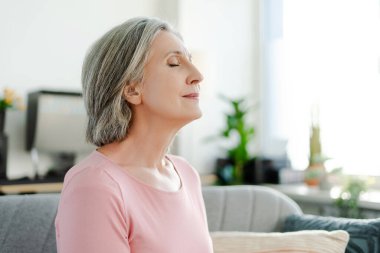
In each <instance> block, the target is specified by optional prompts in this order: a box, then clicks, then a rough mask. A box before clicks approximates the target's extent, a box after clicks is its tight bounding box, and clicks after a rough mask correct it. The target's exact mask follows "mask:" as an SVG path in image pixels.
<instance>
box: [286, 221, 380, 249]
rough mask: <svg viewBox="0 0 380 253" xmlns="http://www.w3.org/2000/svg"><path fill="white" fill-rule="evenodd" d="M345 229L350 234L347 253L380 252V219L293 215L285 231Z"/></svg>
mask: <svg viewBox="0 0 380 253" xmlns="http://www.w3.org/2000/svg"><path fill="white" fill-rule="evenodd" d="M315 229H323V230H328V231H332V230H337V229H339V230H345V231H347V232H348V233H349V234H350V240H349V242H348V245H347V249H346V253H354V252H355V253H365V252H368V253H372V252H380V219H366V220H364V219H363V220H361V219H348V218H336V217H321V216H315V215H291V216H289V217H288V218H287V219H286V220H285V224H284V228H283V231H299V230H315Z"/></svg>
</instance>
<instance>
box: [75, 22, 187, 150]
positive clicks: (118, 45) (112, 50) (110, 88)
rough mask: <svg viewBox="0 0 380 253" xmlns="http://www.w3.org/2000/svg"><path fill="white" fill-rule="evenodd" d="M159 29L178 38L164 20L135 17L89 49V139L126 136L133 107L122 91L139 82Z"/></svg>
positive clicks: (111, 139)
mask: <svg viewBox="0 0 380 253" xmlns="http://www.w3.org/2000/svg"><path fill="white" fill-rule="evenodd" d="M162 30H165V31H169V32H172V33H174V34H176V35H177V36H178V37H180V35H179V34H178V33H177V32H175V31H174V30H173V29H172V27H171V26H170V25H169V24H168V23H166V22H165V21H162V20H159V19H156V18H146V17H138V18H133V19H129V20H127V21H126V22H125V23H123V24H121V25H118V26H116V27H114V28H113V29H111V30H110V31H109V32H107V33H106V34H104V35H103V36H102V37H101V38H100V39H98V40H97V41H96V42H95V43H94V44H93V46H92V47H91V48H90V50H89V52H88V53H87V56H86V58H85V60H84V63H83V69H82V85H83V98H84V103H85V107H86V110H87V115H88V124H87V130H86V139H87V141H88V142H90V143H92V144H95V145H96V146H103V145H105V144H109V143H112V142H115V141H121V140H122V139H124V138H125V137H126V136H127V134H128V129H129V128H130V126H131V122H132V110H131V107H130V105H129V104H128V102H127V101H126V100H125V99H124V97H123V90H124V88H125V87H126V86H127V85H129V84H130V83H132V82H141V81H142V79H143V70H144V65H145V63H146V60H147V57H148V54H149V50H150V47H151V44H152V41H153V39H154V38H155V36H156V35H157V34H158V33H159V32H160V31H162Z"/></svg>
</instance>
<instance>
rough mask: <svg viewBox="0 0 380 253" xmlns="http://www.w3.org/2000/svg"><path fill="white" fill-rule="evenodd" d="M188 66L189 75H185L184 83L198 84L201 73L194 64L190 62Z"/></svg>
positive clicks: (200, 79)
mask: <svg viewBox="0 0 380 253" xmlns="http://www.w3.org/2000/svg"><path fill="white" fill-rule="evenodd" d="M189 68H190V71H189V75H188V76H187V79H186V84H188V85H195V84H199V83H200V82H202V80H203V75H202V73H201V72H200V71H199V70H198V69H197V67H195V65H194V64H192V63H190V64H189Z"/></svg>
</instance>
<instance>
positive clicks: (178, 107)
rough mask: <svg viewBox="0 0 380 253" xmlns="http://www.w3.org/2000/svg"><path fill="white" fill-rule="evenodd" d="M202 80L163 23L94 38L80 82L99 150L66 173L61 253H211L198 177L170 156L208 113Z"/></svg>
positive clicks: (145, 22) (138, 24)
mask: <svg viewBox="0 0 380 253" xmlns="http://www.w3.org/2000/svg"><path fill="white" fill-rule="evenodd" d="M202 79H203V77H202V75H201V73H200V72H199V71H198V70H197V69H196V67H195V66H194V65H193V64H192V63H191V56H190V54H189V52H188V51H187V50H186V48H185V47H184V45H183V42H182V39H181V37H180V35H179V34H178V33H176V32H175V31H174V30H173V29H172V28H171V27H170V26H169V25H168V24H167V23H165V22H163V21H161V20H158V19H153V18H134V19H131V20H128V21H127V22H125V23H123V24H121V25H119V26H117V27H115V28H113V29H112V30H111V31H109V32H108V33H106V34H105V35H104V36H103V37H101V38H100V39H99V40H98V41H96V43H95V44H94V45H93V46H92V48H91V49H90V51H89V53H88V55H87V57H86V59H85V61H84V65H83V72H82V83H83V97H84V101H85V106H86V109H87V113H88V117H89V121H88V126H87V140H88V141H89V142H91V143H93V144H95V145H96V146H98V149H97V150H96V151H93V152H92V153H91V154H90V155H89V156H88V157H87V158H85V159H84V160H83V161H81V162H79V163H78V164H77V165H75V166H74V167H73V168H71V169H70V170H69V172H68V173H67V174H66V176H65V181H64V187H63V190H62V194H61V200H60V204H59V208H58V213H57V217H56V222H55V225H56V236H57V248H58V252H59V253H76V252H78V253H79V252H80V253H86V252H88V253H90V252H91V253H97V252H99V253H100V252H104V253H106V252H107V253H129V252H131V253H186V252H191V253H194V252H196V253H209V252H212V244H211V240H210V236H209V233H208V227H207V219H206V213H205V208H204V203H203V198H202V193H201V187H200V180H199V176H198V174H197V173H196V171H195V170H194V169H193V168H192V167H191V166H190V165H189V164H188V163H187V162H186V161H185V160H184V159H182V158H180V157H177V156H173V155H169V154H167V150H168V147H169V145H170V143H171V142H172V140H173V138H174V137H175V135H176V133H177V132H178V130H179V129H180V128H181V127H183V126H184V125H186V124H187V123H189V122H191V121H193V120H195V119H198V118H199V117H201V111H200V108H199V105H198V102H199V84H200V82H201V81H202Z"/></svg>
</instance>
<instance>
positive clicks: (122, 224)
mask: <svg viewBox="0 0 380 253" xmlns="http://www.w3.org/2000/svg"><path fill="white" fill-rule="evenodd" d="M167 157H168V158H169V159H170V160H171V161H172V163H173V164H174V166H175V168H176V170H177V173H178V175H179V176H180V178H181V181H182V186H181V188H180V190H179V191H176V192H167V191H163V190H159V189H156V188H153V187H152V186H149V185H147V184H145V183H143V182H141V181H139V180H138V179H136V178H135V177H133V176H131V175H130V174H128V172H127V171H125V170H123V169H122V168H120V167H119V166H118V165H117V164H115V163H113V162H112V161H111V160H109V159H108V158H107V157H106V156H104V155H103V154H101V153H99V152H97V151H94V152H93V153H91V154H90V155H89V156H88V157H87V158H86V159H84V160H83V161H82V162H80V163H79V164H77V165H76V166H74V167H73V168H72V169H70V170H69V172H68V173H67V174H66V177H65V181H64V187H63V190H62V194H61V200H60V203H59V207H58V213H57V217H56V220H55V226H56V237H57V248H58V252H59V253H190V252H191V253H210V252H213V250H212V242H211V239H210V236H209V232H208V227H207V219H206V213H205V208H204V203H203V197H202V192H201V186H200V180H199V176H198V174H197V172H196V171H195V170H194V169H193V168H192V167H191V166H190V165H189V164H188V163H187V162H186V161H185V160H184V159H182V158H180V157H177V156H173V155H168V156H167Z"/></svg>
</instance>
